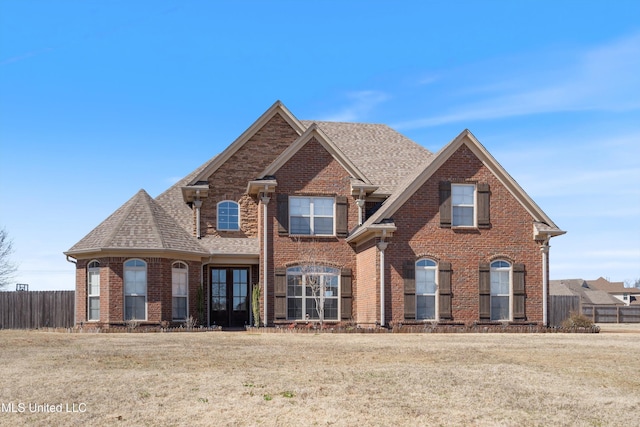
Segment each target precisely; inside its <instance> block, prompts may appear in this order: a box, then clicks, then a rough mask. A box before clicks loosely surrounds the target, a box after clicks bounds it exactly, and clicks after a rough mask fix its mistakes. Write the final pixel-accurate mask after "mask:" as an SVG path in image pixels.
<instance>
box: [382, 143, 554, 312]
mask: <svg viewBox="0 0 640 427" xmlns="http://www.w3.org/2000/svg"><path fill="white" fill-rule="evenodd" d="M464 180H469V181H477V182H487V183H489V185H490V191H491V199H490V200H491V202H490V206H491V224H492V227H491V228H490V229H473V230H466V231H465V230H454V229H450V228H440V225H439V221H440V218H439V191H438V186H439V182H440V181H464ZM393 218H394V221H395V224H396V226H397V227H398V230H397V232H396V233H394V235H393V238H392V239H391V242H390V244H389V246H388V248H387V250H386V252H385V256H386V262H387V269H388V271H389V273H388V274H389V275H388V276H387V277H389V278H390V286H387V293H386V298H387V299H388V300H387V301H389V303H388V304H387V308H386V317H387V319H390V320H392V321H394V322H401V321H403V320H404V295H403V289H404V280H403V264H404V262H405V261H406V260H416V259H418V258H420V257H422V256H428V257H431V258H434V259H436V260H437V261H446V262H451V265H452V270H453V271H452V292H453V299H452V311H453V318H454V321H464V322H473V321H477V320H479V294H478V281H479V279H478V277H479V275H478V267H479V263H488V262H490V261H492V260H494V259H496V258H501V259H506V260H508V261H510V262H512V263H523V264H524V265H525V269H526V276H525V286H526V308H525V309H526V316H527V319H528V320H529V321H536V322H541V321H542V257H541V254H540V250H539V245H538V244H537V243H536V242H535V241H534V240H533V226H532V217H531V216H530V215H529V214H528V213H527V212H526V211H525V209H524V208H523V207H522V205H520V203H519V202H518V201H517V200H516V199H515V198H514V197H513V196H512V195H511V194H510V192H509V191H508V190H507V189H506V188H505V187H504V186H502V185H501V183H500V182H499V181H498V179H497V178H496V177H495V176H494V175H493V174H492V173H491V172H490V171H489V170H488V169H487V168H486V167H485V166H484V165H483V164H482V162H481V161H480V160H479V159H477V158H476V157H475V155H474V154H473V153H472V152H471V150H469V149H468V148H467V147H466V146H464V145H463V146H462V147H461V148H460V149H459V150H458V151H457V152H456V153H454V154H453V156H452V157H451V158H450V159H449V160H448V161H447V162H446V163H445V164H444V165H443V166H442V167H441V168H440V169H439V170H438V171H436V172H435V174H434V175H433V176H432V177H431V178H430V179H429V180H428V181H427V182H426V183H425V184H424V185H423V186H422V187H421V188H420V189H419V190H418V191H417V192H416V193H415V194H414V195H413V196H412V197H411V198H410V199H409V200H408V201H407V202H406V203H405V204H404V205H403V206H402V207H401V208H400V209H399V210H398V211H397V212H396V213H395V214H394V215H393ZM388 283H389V282H388Z"/></svg>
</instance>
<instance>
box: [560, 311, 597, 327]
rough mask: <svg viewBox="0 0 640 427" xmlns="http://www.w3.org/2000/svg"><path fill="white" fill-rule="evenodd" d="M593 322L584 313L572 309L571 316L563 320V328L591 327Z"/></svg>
mask: <svg viewBox="0 0 640 427" xmlns="http://www.w3.org/2000/svg"><path fill="white" fill-rule="evenodd" d="M592 326H593V322H592V321H591V319H589V318H588V317H587V316H585V315H584V314H580V313H577V312H575V311H572V312H571V313H570V314H569V318H568V319H565V321H564V322H562V327H563V328H591V327H592Z"/></svg>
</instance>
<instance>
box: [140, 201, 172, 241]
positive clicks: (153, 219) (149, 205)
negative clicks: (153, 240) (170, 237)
mask: <svg viewBox="0 0 640 427" xmlns="http://www.w3.org/2000/svg"><path fill="white" fill-rule="evenodd" d="M144 194H145V195H146V197H145V199H144V200H145V202H146V203H145V208H146V209H147V210H148V212H149V215H150V216H151V227H152V229H153V231H154V232H155V234H156V236H157V237H158V239H160V245H161V246H162V247H163V248H166V247H167V245H166V240H165V238H164V236H163V234H162V233H161V232H160V229H161V227H160V226H159V224H158V218H157V216H156V213H155V212H154V210H153V208H152V205H154V206H153V207H159V206H158V203H157V202H156V201H155V200H153V198H151V196H149V194H148V193H147V192H146V191H145V193H144Z"/></svg>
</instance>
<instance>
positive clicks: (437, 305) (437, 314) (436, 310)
mask: <svg viewBox="0 0 640 427" xmlns="http://www.w3.org/2000/svg"><path fill="white" fill-rule="evenodd" d="M425 260H426V261H431V262H434V263H435V264H436V265H435V266H424V267H423V266H418V263H419V262H420V261H425ZM414 268H415V271H416V277H417V276H418V274H417V271H418V269H424V270H434V272H435V273H434V279H435V283H436V292H435V294H419V293H418V282H417V280H416V320H420V321H423V322H437V321H438V319H440V301H439V299H440V298H439V296H440V286H439V284H438V262H437V261H436V260H434V259H431V258H420V259H419V260H417V261H416V263H415V267H414ZM431 295H433V296H434V298H435V301H434V318H433V319H418V297H419V296H431Z"/></svg>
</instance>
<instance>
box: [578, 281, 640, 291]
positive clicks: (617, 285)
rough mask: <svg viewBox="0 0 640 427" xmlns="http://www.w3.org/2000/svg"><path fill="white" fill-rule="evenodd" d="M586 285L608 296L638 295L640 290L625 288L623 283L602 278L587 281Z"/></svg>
mask: <svg viewBox="0 0 640 427" xmlns="http://www.w3.org/2000/svg"><path fill="white" fill-rule="evenodd" d="M587 283H588V284H589V286H591V287H593V288H596V289H600V290H601V291H605V292H608V293H610V294H634V295H635V294H640V289H638V288H625V287H624V282H610V281H608V280H607V279H605V278H604V277H599V278H597V279H596V280H587Z"/></svg>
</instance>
